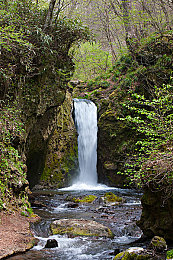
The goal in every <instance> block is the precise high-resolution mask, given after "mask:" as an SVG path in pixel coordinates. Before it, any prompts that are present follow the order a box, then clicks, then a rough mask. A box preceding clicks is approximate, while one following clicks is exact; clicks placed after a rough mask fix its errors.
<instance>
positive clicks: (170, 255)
mask: <svg viewBox="0 0 173 260" xmlns="http://www.w3.org/2000/svg"><path fill="white" fill-rule="evenodd" d="M166 256H167V259H172V258H173V249H172V250H169V251H168V252H167V255H166Z"/></svg>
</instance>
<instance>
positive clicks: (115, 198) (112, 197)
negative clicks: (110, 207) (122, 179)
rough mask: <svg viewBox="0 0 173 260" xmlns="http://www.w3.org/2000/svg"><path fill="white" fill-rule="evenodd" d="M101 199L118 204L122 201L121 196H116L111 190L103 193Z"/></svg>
mask: <svg viewBox="0 0 173 260" xmlns="http://www.w3.org/2000/svg"><path fill="white" fill-rule="evenodd" d="M103 200H104V202H105V203H106V204H120V203H122V202H123V201H124V200H123V198H121V197H118V196H117V195H115V194H114V193H112V192H107V193H105V195H104V197H103Z"/></svg>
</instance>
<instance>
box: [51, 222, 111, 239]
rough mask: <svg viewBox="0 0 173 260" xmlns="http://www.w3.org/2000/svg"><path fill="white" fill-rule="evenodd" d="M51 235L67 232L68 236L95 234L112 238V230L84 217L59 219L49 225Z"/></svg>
mask: <svg viewBox="0 0 173 260" xmlns="http://www.w3.org/2000/svg"><path fill="white" fill-rule="evenodd" d="M50 228H51V231H52V234H53V235H57V234H59V235H64V234H67V235H68V236H69V237H76V236H95V237H108V238H113V236H114V235H113V233H112V231H111V230H110V229H109V228H108V227H106V226H104V225H102V224H100V223H97V222H96V221H92V220H85V219H59V220H55V221H53V223H52V224H51V226H50Z"/></svg>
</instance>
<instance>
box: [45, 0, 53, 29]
mask: <svg viewBox="0 0 173 260" xmlns="http://www.w3.org/2000/svg"><path fill="white" fill-rule="evenodd" d="M55 3H56V0H50V3H49V10H48V12H47V16H46V21H45V24H44V28H43V30H44V31H45V30H47V29H48V28H49V26H50V25H51V23H52V17H53V10H54V7H55Z"/></svg>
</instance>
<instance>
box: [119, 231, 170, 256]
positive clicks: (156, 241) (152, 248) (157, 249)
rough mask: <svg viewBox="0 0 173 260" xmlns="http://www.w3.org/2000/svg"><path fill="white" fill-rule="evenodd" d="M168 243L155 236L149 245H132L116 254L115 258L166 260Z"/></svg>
mask: <svg viewBox="0 0 173 260" xmlns="http://www.w3.org/2000/svg"><path fill="white" fill-rule="evenodd" d="M166 250H167V245H166V241H165V240H164V239H163V238H161V237H158V236H155V237H154V238H153V239H152V240H151V243H150V245H149V247H148V249H144V248H142V247H131V248H129V249H127V250H126V251H123V252H121V253H119V254H118V255H116V256H115V258H114V260H120V259H121V260H133V259H136V260H137V259H140V260H146V259H150V260H164V259H166Z"/></svg>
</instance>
